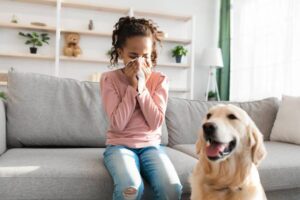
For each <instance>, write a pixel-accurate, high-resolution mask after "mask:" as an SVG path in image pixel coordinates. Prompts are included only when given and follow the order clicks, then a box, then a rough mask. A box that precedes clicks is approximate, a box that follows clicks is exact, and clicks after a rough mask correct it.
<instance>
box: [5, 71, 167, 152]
mask: <svg viewBox="0 0 300 200" xmlns="http://www.w3.org/2000/svg"><path fill="white" fill-rule="evenodd" d="M107 127H108V120H107V117H106V114H105V112H104V110H103V109H102V102H101V98H100V87H99V83H95V82H88V81H82V82H81V81H78V80H75V79H70V78H58V77H54V76H49V75H42V74H36V73H22V72H9V73H8V100H7V137H8V146H9V147H10V148H11V147H33V146H36V147H39V146H61V147H62V146H66V147H104V146H105V138H106V129H107ZM162 132H163V137H162V143H163V144H166V143H167V137H168V136H167V128H166V125H165V124H164V125H163V127H162Z"/></svg>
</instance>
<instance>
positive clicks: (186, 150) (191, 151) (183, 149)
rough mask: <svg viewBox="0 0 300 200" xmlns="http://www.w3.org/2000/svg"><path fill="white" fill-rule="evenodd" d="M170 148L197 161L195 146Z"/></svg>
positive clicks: (182, 145) (181, 145)
mask: <svg viewBox="0 0 300 200" xmlns="http://www.w3.org/2000/svg"><path fill="white" fill-rule="evenodd" d="M172 148H173V149H176V150H178V151H181V152H183V153H186V154H188V155H190V156H192V157H194V158H196V159H198V155H197V153H196V147H195V144H177V145H174V146H172Z"/></svg>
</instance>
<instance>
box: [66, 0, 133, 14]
mask: <svg viewBox="0 0 300 200" xmlns="http://www.w3.org/2000/svg"><path fill="white" fill-rule="evenodd" d="M61 6H62V7H66V8H78V9H87V10H96V11H102V12H114V13H120V14H126V15H127V14H128V13H129V8H119V7H112V6H105V5H99V4H90V3H79V2H72V1H62V3H61Z"/></svg>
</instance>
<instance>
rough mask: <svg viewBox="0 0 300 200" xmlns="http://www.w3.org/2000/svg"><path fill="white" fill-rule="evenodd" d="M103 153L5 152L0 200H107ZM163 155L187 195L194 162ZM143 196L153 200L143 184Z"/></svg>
mask: <svg viewBox="0 0 300 200" xmlns="http://www.w3.org/2000/svg"><path fill="white" fill-rule="evenodd" d="M104 150H105V149H104V148H60V149H58V148H57V149H53V148H52V149H47V148H14V149H9V150H8V151H6V152H5V153H4V154H3V155H2V156H1V157H0V196H1V199H18V200H21V199H32V200H33V199H74V200H76V199H78V200H79V199H89V200H93V199H95V200H96V199H97V200H98V199H111V197H112V192H113V182H112V178H111V176H110V175H109V173H108V171H107V170H106V168H105V166H104V164H103V152H104ZM165 151H166V153H167V154H168V156H169V157H170V159H171V161H172V162H173V164H174V165H175V168H176V170H177V172H178V175H179V177H180V180H181V182H182V184H183V186H184V188H183V193H188V192H190V189H189V184H188V182H187V181H188V176H189V173H190V172H191V170H192V167H193V166H194V164H195V163H196V159H194V158H192V157H190V156H188V155H186V154H184V153H181V152H178V151H176V150H174V149H170V148H168V147H166V148H165ZM179 158H180V159H179ZM183 163H184V164H183ZM145 195H146V196H147V198H145V199H153V193H152V191H151V189H150V187H149V185H148V184H147V183H146V182H145Z"/></svg>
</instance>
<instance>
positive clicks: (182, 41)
mask: <svg viewBox="0 0 300 200" xmlns="http://www.w3.org/2000/svg"><path fill="white" fill-rule="evenodd" d="M61 32H62V33H66V32H75V33H79V34H82V35H94V36H100V37H112V33H109V32H100V31H93V30H83V31H82V30H78V29H62V30H61ZM160 39H161V40H162V41H163V42H171V43H180V44H190V43H191V40H189V39H180V38H160Z"/></svg>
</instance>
